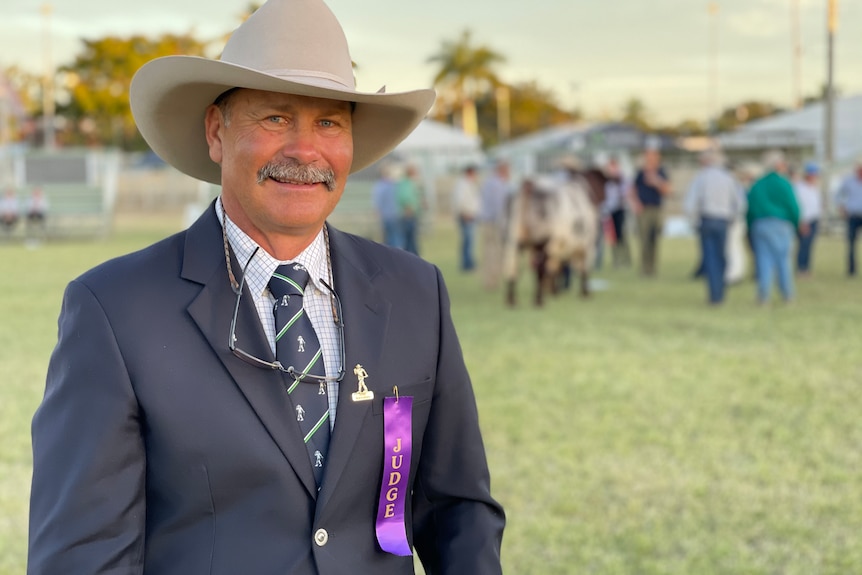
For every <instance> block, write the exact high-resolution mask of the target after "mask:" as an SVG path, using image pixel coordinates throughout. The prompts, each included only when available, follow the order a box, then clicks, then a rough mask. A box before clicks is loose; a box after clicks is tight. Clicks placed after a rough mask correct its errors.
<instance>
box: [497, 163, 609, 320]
mask: <svg viewBox="0 0 862 575" xmlns="http://www.w3.org/2000/svg"><path fill="white" fill-rule="evenodd" d="M569 176H570V177H569V178H568V179H567V180H566V181H560V180H555V179H553V178H550V177H547V176H538V177H533V178H527V179H526V180H524V182H523V184H522V186H521V189H520V191H519V192H518V193H517V194H515V195H514V196H513V197H512V198H511V200H510V203H509V221H508V228H507V235H506V237H507V240H506V247H505V256H504V268H503V269H504V276H505V279H506V303H507V304H508V305H509V306H514V305H515V304H516V295H515V292H516V283H517V275H518V259H519V254H520V252H522V251H527V252H528V253H529V260H530V266H531V268H532V269H533V271H534V272H535V274H536V291H535V297H534V303H535V305H537V306H541V305H543V303H544V297H545V294H547V293H550V294H556V293H558V292H559V290H560V289H561V287H563V285H564V275H565V272H566V271H567V269H572V270H574V271H575V272H576V273H577V274H578V276H579V279H580V293H581V296H582V297H587V296H589V293H590V290H589V271H590V269H591V268H592V266H593V262H594V260H595V255H596V239H597V235H598V234H599V233H600V226H599V212H598V207H597V205H596V204H597V198H600V197H602V196H603V193H604V183H605V179H604V175H603V174H602V172H601V171H600V170H596V169H591V170H586V171H583V172H577V173H575V172H574V171H571V172H570V174H569Z"/></svg>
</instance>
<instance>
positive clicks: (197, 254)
mask: <svg viewBox="0 0 862 575" xmlns="http://www.w3.org/2000/svg"><path fill="white" fill-rule="evenodd" d="M221 248H222V232H221V226H220V224H219V222H218V220H217V218H216V215H215V210H214V209H213V207H212V206H210V208H209V209H208V210H207V213H205V214H204V215H203V216H201V218H200V219H199V220H198V221H197V222H196V223H195V224H194V225H193V226H192V227H191V228H189V230H188V232H187V235H186V245H185V252H184V258H183V270H182V276H183V278H185V279H188V280H192V281H195V282H197V283H200V284H203V287H202V289H201V291H200V293H199V294H198V296H197V298H195V299H194V301H192V303H191V304H190V305H189V307H188V311H189V314H191V317H192V319H193V320H194V321H195V322H196V323H197V325H198V328H199V329H200V330H201V333H203V335H204V337H205V338H206V339H207V341H208V342H209V344H210V346H211V347H212V348H213V350H214V351H215V353H216V355H217V356H218V358H219V360H220V361H221V362H222V363H223V364H224V366H225V368H226V369H227V370H228V372H230V374H231V377H233V380H234V382H235V383H236V385H237V386H238V387H239V389H240V391H241V392H242V393H243V395H244V396H245V398H246V400H247V401H248V403H249V405H250V406H251V408H252V409H253V410H254V411H255V413H256V414H257V416H258V418H259V419H260V421H261V423H262V424H263V426H264V427H265V428H266V429H267V431H268V432H269V434H270V436H271V437H272V439H273V440H274V441H275V443H276V444H277V445H278V447H279V449H280V450H281V452H282V453H283V454H284V456H285V457H286V458H287V460H288V462H290V464H291V466H292V467H293V469H294V470H295V472H296V474H297V475H298V476H299V478H300V480H301V481H302V483H303V485H305V488H306V489H307V490H308V492H309V494H310V495H311V496H312V497H316V494H317V487H316V485H315V481H314V475H313V472H312V469H311V462H310V461H309V459H308V453H307V452H306V449H305V445H304V444H303V441H302V436H301V434H300V431H299V426H297V425H296V423H295V422H294V421H293V419H292V417H291V415H292V409H291V406H290V401H289V398H288V396H287V393H286V391H285V388H284V387H283V383H282V382H283V377H284V376H283V375H282V374H281V373H280V372H277V371H267V370H265V369H261V368H260V367H255V366H253V365H250V364H248V363H246V362H245V361H243V360H241V359H239V358H238V357H236V356H234V355H233V353H232V352H231V351H230V349H229V348H228V334H229V332H230V322H231V317H232V315H233V309H234V306H235V304H236V294H235V293H234V291H233V289H232V288H231V285H230V280H229V279H228V275H227V267H226V264H225V261H224V251H223V250H222V249H221ZM232 265H233V270H234V274H236V275H237V276H238V274H239V271H240V270H241V267H240V266H239V265H238V264H237V262H236V260H232ZM237 280H239V277H237ZM244 290H245V291H244V292H243V297H242V300H241V302H240V309H239V313H238V315H237V325H236V337H237V346H238V347H239V348H240V349H243V350H244V351H246V352H248V353H250V354H252V355H255V356H257V357H259V358H261V359H266V360H268V361H272V360H274V358H273V357H272V350H271V349H270V347H269V344H268V343H267V341H266V336H265V335H264V333H263V329H262V327H261V325H260V320H259V319H258V315H257V310H256V309H255V307H254V304H253V302H252V298H251V295H250V294H249V293H248V288H247V287H246V288H244Z"/></svg>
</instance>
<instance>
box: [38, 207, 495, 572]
mask: <svg viewBox="0 0 862 575" xmlns="http://www.w3.org/2000/svg"><path fill="white" fill-rule="evenodd" d="M330 241H331V252H332V267H333V275H334V281H335V288H336V290H337V291H338V293H339V296H340V297H341V300H342V304H343V310H344V323H345V348H346V364H345V367H346V368H347V374H348V375H347V376H346V377H345V379H344V381H343V382H342V384H341V387H340V392H339V400H338V409H337V414H336V420H335V426H334V429H333V433H332V439H331V444H330V448H329V457H328V462H327V470H326V475H325V478H324V480H323V483H322V485H321V488H320V490H319V491H318V489H317V488H316V486H315V482H314V477H313V474H312V469H311V463H310V461H309V458H308V455H307V452H306V450H305V447H304V445H303V443H302V438H301V436H300V432H299V427H298V425H297V424H296V423H295V420H294V419H293V418H292V417H291V416H290V415H291V408H290V404H289V399H288V397H287V396H286V393H285V392H284V388H283V386H282V379H281V378H282V377H283V376H282V374H280V373H279V372H273V371H268V370H265V369H261V368H258V367H254V366H251V365H248V364H247V363H245V362H243V361H242V360H240V359H238V358H236V357H235V356H234V355H233V354H232V353H231V352H230V350H229V349H228V333H229V326H230V320H231V315H232V312H233V307H234V302H235V295H234V293H233V291H232V290H231V287H230V283H229V280H228V275H227V270H226V265H225V259H224V250H223V247H222V233H221V227H220V225H219V222H218V220H217V218H216V215H215V210H214V209H213V207H212V206H210V208H209V209H208V210H207V211H206V213H205V214H204V215H202V216H201V218H200V219H199V220H198V221H197V222H196V223H195V224H194V225H192V226H191V227H190V228H189V229H188V230H186V231H184V232H182V233H179V234H177V235H175V236H172V237H170V238H167V239H166V240H164V241H162V242H159V243H157V244H155V245H153V246H151V247H149V248H146V249H144V250H142V251H140V252H136V253H133V254H129V255H127V256H123V257H121V258H118V259H115V260H112V261H110V262H107V263H105V264H102V265H101V266H98V267H97V268H95V269H93V270H91V271H89V272H87V273H85V274H84V275H82V276H81V277H80V278H78V279H76V280H74V281H72V282H71V283H70V284H69V286H68V287H67V289H66V293H65V296H64V300H63V307H62V311H61V314H60V319H59V338H58V343H57V346H56V348H55V350H54V353H53V355H52V357H51V361H50V366H49V370H48V377H47V386H46V391H45V396H44V399H43V401H42V404H41V405H40V407H39V409H38V410H37V412H36V414H35V416H34V418H33V429H32V432H33V459H34V462H33V463H34V471H33V485H32V494H31V507H30V547H29V564H28V573H31V574H34V575H35V574H64V575H73V574H82V575H83V574H86V575H94V574H111V575H126V574H129V575H131V574H152V575H172V574H176V575H196V574H212V575H239V574H250V575H269V574H272V575H291V574H295V575H313V574H320V575H341V574H344V575H347V574H350V575H356V574H358V573H369V574H370V573H374V574H383V575H386V574H393V575H395V574H399V575H401V574H407V573H413V561H412V558H410V557H398V556H395V555H391V554H388V553H385V552H383V551H382V550H381V549H380V548H379V546H378V544H377V541H376V536H375V518H376V513H377V503H378V496H379V490H380V481H381V476H382V472H383V398H384V396H390V397H391V396H392V388H393V386H395V385H397V386H398V389H399V394H400V395H402V396H406V395H409V396H412V397H413V398H414V400H413V401H414V404H413V458H412V465H411V469H410V488H411V490H412V500H408V505H407V520H406V523H407V532H408V537H409V541H410V543H411V544H412V545H414V547H415V549H416V552H417V553H418V555H419V557H420V559H421V560H422V562H423V564H424V565H425V568H426V570H427V572H428V573H429V574H436V573H447V574H452V575H466V574H470V575H474V574H496V573H500V572H501V569H500V557H499V554H500V543H501V538H502V531H503V525H504V516H503V511H502V509H501V507H500V506H499V505H498V504H497V503H496V502H495V501H494V499H492V497H491V494H490V480H489V474H488V468H487V463H486V458H485V453H484V448H483V445H482V439H481V436H480V431H479V424H478V415H477V410H476V403H475V399H474V395H473V391H472V387H471V384H470V380H469V376H468V374H467V370H466V368H465V366H464V361H463V358H462V355H461V350H460V346H459V343H458V341H457V337H456V335H455V330H454V327H453V325H452V321H451V318H450V314H449V301H448V296H447V293H446V290H445V287H444V285H443V281H442V278H441V275H440V273H439V270H437V268H436V267H434V266H432V265H430V264H428V263H426V262H424V261H422V260H420V259H419V258H416V257H414V256H412V255H409V254H407V253H405V252H403V251H400V250H394V249H391V248H387V247H385V246H380V245H378V244H375V243H373V242H370V241H368V240H364V239H361V238H358V237H356V236H352V235H349V234H345V233H342V232H339V231H338V230H335V229H332V228H330ZM234 269H235V270H238V268H237V267H234ZM246 295H247V294H246ZM237 337H238V339H239V341H240V342H242V345H243V348H244V349H245V350H246V351H249V352H251V353H254V354H257V355H258V357H261V358H269V359H273V358H272V352H271V350H270V347H269V345H268V343H267V341H266V338H265V336H264V333H263V330H262V328H261V325H260V320H259V319H258V316H257V313H256V311H255V309H254V306H253V304H252V300H251V298H250V297H243V299H242V302H241V306H240V310H239V316H238V323H237ZM357 363H359V364H362V365H363V367H364V368H365V369H366V371H367V372H368V374H369V377H368V380H367V381H366V384H367V385H368V387H369V389H371V390H372V391H374V394H375V397H374V400H373V401H371V402H361V403H360V402H353V401H352V400H351V397H350V395H351V393H352V392H354V391H356V389H357V382H356V378H355V376H354V375H353V373H352V369H351V366H354V365H356V364H357ZM320 530H325V532H326V535H327V536H328V537H327V541H326V542H325V544H323V545H318V544H317V543H315V542H314V541H313V539H314V537H315V534H316V533H318V532H319V531H320ZM321 533H322V532H321Z"/></svg>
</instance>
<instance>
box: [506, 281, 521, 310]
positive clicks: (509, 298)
mask: <svg viewBox="0 0 862 575" xmlns="http://www.w3.org/2000/svg"><path fill="white" fill-rule="evenodd" d="M516 287H517V286H516V284H515V278H509V280H508V281H507V282H506V305H508V306H509V307H515V305H516V304H517V303H518V302H517V298H516V297H515V290H516Z"/></svg>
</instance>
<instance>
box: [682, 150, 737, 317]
mask: <svg viewBox="0 0 862 575" xmlns="http://www.w3.org/2000/svg"><path fill="white" fill-rule="evenodd" d="M700 165H701V169H700V170H699V171H698V172H697V174H695V176H694V180H692V183H691V186H690V187H689V189H688V194H687V195H686V198H685V212H686V214H687V215H688V216H689V218H690V219H692V220H693V221H695V222H696V223H697V227H698V229H699V231H700V251H701V261H702V262H703V264H702V265H703V272H704V276H706V286H707V294H708V302H709V304H710V305H720V304H721V303H722V302H723V301H724V278H725V271H726V268H727V259H726V257H725V254H726V250H727V231H728V228H729V227H730V224H731V222H732V221H733V219H734V218H735V217H736V215H737V214H738V213H739V211H740V203H741V201H740V197H739V191H738V189H737V184H736V182H735V181H734V179H733V177H732V176H731V175H730V173H729V172H728V171H727V170H726V169H725V168H724V166H722V165H721V158H720V156H719V154H718V153H717V152H716V151H714V150H707V151H705V152H703V153H702V154H701V155H700Z"/></svg>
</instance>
